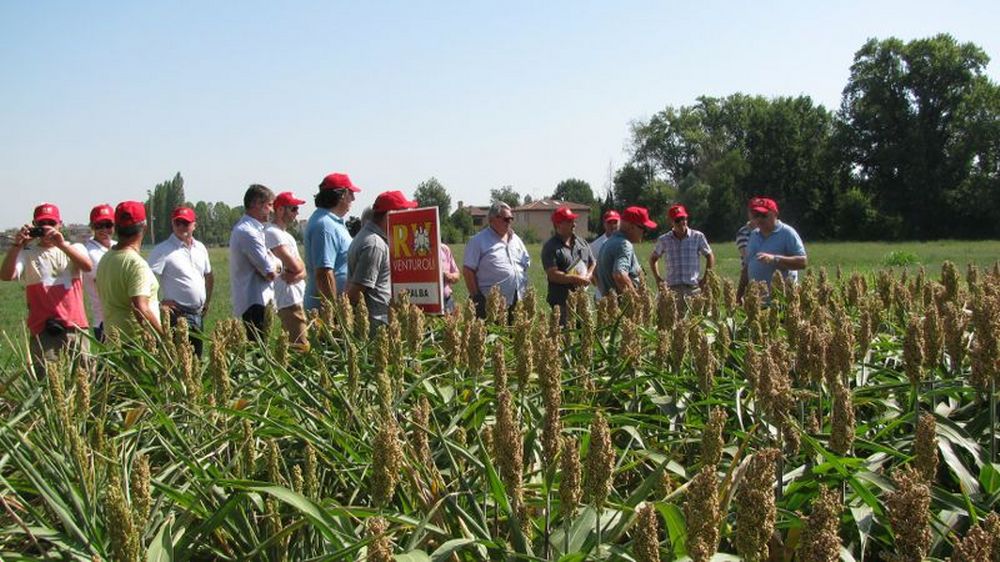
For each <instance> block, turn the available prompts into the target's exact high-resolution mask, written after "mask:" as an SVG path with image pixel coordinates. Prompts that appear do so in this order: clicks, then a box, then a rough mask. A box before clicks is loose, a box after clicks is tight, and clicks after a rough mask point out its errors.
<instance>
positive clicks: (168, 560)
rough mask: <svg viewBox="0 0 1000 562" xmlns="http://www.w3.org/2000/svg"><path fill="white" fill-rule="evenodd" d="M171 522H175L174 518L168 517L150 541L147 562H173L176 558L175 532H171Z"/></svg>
mask: <svg viewBox="0 0 1000 562" xmlns="http://www.w3.org/2000/svg"><path fill="white" fill-rule="evenodd" d="M171 523H173V518H172V517H168V518H167V520H166V521H164V522H163V525H160V530H159V531H157V533H156V536H155V537H154V538H153V540H152V542H150V543H149V548H148V549H146V562H172V561H173V559H174V543H173V536H172V535H173V533H172V532H171V526H172V525H171Z"/></svg>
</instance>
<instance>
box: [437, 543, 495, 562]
mask: <svg viewBox="0 0 1000 562" xmlns="http://www.w3.org/2000/svg"><path fill="white" fill-rule="evenodd" d="M466 549H470V550H475V551H476V553H477V554H479V556H480V558H482V559H484V560H485V559H486V558H487V553H486V549H485V548H483V546H482V545H481V544H479V541H477V540H476V539H451V540H450V541H447V542H445V543H444V544H442V545H441V546H439V547H438V548H437V550H435V551H434V552H432V553H431V561H432V562H447V561H448V560H450V559H451V555H452V554H454V553H456V552H459V551H461V550H466Z"/></svg>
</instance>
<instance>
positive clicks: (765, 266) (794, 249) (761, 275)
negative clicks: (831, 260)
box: [747, 221, 806, 286]
mask: <svg viewBox="0 0 1000 562" xmlns="http://www.w3.org/2000/svg"><path fill="white" fill-rule="evenodd" d="M761 252H764V253H765V254H775V255H778V256H804V255H806V247H805V246H803V245H802V238H799V233H798V232H795V229H794V228H792V227H790V226H788V225H787V224H785V223H783V222H781V221H778V222H777V224H776V225H775V227H774V232H772V233H771V234H770V235H769V236H766V237H765V236H764V235H763V234H761V232H760V229H759V228H755V229H753V231H752V232H751V233H750V240H749V242H748V243H747V274H748V275H749V276H750V281H764V282H765V283H767V284H768V286H770V285H771V278H772V277H773V276H774V272H775V271H778V266H777V265H774V264H770V263H763V262H761V261H760V260H758V259H757V258H756V256H757V254H759V253H761ZM782 274H783V275H784V276H785V280H786V281H791V282H793V283H794V282H796V281H798V279H799V272H798V271H783V272H782Z"/></svg>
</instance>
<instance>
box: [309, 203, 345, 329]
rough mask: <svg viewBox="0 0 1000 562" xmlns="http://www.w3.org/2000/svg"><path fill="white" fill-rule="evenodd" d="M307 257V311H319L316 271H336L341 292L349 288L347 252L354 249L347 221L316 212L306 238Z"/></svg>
mask: <svg viewBox="0 0 1000 562" xmlns="http://www.w3.org/2000/svg"><path fill="white" fill-rule="evenodd" d="M302 239H303V242H304V245H305V250H306V255H305V262H306V298H305V302H304V304H305V307H306V308H307V309H312V308H319V303H320V300H319V297H318V295H317V292H316V270H317V269H319V268H321V267H325V268H328V269H332V270H333V276H334V278H335V279H336V281H337V293H343V292H344V290H345V289H346V288H347V249H348V248H350V247H351V234H350V233H349V232H348V231H347V225H346V224H345V223H344V219H343V218H341V217H338V216H337V215H335V214H333V213H331V212H330V211H329V210H327V209H316V210H315V211H313V214H312V216H310V217H309V222H308V223H306V230H305V232H304V233H303V235H302Z"/></svg>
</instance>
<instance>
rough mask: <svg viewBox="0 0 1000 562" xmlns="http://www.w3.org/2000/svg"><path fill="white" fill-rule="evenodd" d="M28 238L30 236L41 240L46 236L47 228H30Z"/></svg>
mask: <svg viewBox="0 0 1000 562" xmlns="http://www.w3.org/2000/svg"><path fill="white" fill-rule="evenodd" d="M28 236H30V237H32V238H41V237H42V236H45V227H44V226H33V227H31V228H29V229H28Z"/></svg>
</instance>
